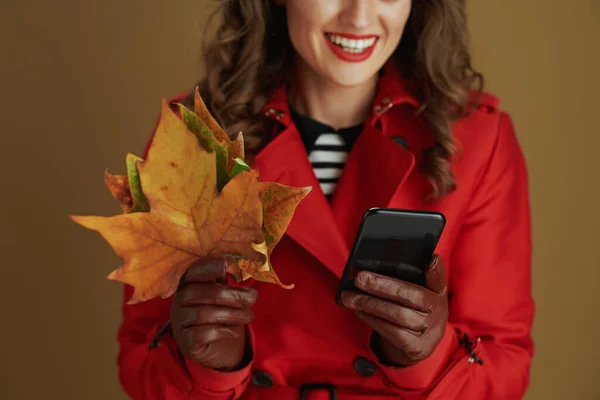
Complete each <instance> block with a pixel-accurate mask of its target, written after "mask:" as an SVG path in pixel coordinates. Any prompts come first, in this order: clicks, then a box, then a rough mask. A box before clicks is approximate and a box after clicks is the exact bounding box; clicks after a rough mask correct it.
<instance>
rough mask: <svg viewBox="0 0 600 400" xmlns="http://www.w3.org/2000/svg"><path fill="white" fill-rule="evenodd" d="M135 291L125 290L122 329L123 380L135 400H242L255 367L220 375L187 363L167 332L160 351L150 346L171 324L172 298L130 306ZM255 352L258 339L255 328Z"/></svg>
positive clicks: (120, 352) (160, 345)
mask: <svg viewBox="0 0 600 400" xmlns="http://www.w3.org/2000/svg"><path fill="white" fill-rule="evenodd" d="M132 293H133V290H132V288H131V287H130V286H125V298H124V299H125V302H124V304H123V322H122V324H121V327H120V329H119V333H118V341H119V356H118V366H119V381H120V383H121V386H122V387H123V389H124V390H125V391H126V392H127V394H128V395H129V397H130V398H131V399H134V400H163V399H172V400H191V399H198V400H225V399H227V400H231V399H238V398H240V397H241V395H242V394H243V392H244V390H245V389H246V387H247V385H248V382H249V380H250V370H251V366H252V362H250V363H249V364H248V365H246V366H245V367H244V368H242V369H240V370H238V371H233V372H218V371H215V370H213V369H210V368H206V367H203V366H201V365H199V364H197V363H194V362H193V361H190V360H187V359H185V358H184V357H183V356H182V355H181V353H180V352H179V351H178V348H177V344H176V343H175V340H174V339H173V337H172V336H171V335H170V333H166V334H165V335H163V336H161V338H160V341H159V342H158V346H157V347H154V348H151V349H149V345H150V343H152V341H153V340H154V338H155V337H156V335H157V333H158V332H159V331H160V329H161V328H162V327H163V326H164V324H165V322H166V321H168V320H169V310H170V306H171V302H170V299H154V300H149V301H146V302H143V303H138V304H134V305H128V304H126V300H127V299H128V298H130V297H131V295H132ZM249 333H250V334H249V337H250V343H249V345H250V346H251V348H252V349H253V348H254V334H253V332H252V330H251V329H249Z"/></svg>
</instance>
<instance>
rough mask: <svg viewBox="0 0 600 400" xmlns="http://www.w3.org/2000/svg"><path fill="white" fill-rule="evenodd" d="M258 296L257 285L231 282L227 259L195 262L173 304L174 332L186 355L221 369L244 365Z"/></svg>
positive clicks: (183, 279) (172, 319) (232, 368)
mask: <svg viewBox="0 0 600 400" xmlns="http://www.w3.org/2000/svg"><path fill="white" fill-rule="evenodd" d="M256 297H257V292H256V290H255V289H252V288H248V289H247V288H234V287H231V286H230V285H228V284H227V271H226V264H225V260H224V259H204V260H201V261H199V262H198V263H196V264H193V265H192V266H191V267H190V268H189V269H188V270H187V272H186V273H185V274H184V275H183V277H182V278H181V282H180V285H179V288H178V289H177V292H175V295H174V296H173V305H172V307H171V326H172V330H173V336H174V338H175V342H176V343H177V346H178V347H179V350H180V351H181V353H182V354H183V356H184V357H186V358H188V359H190V360H193V361H195V362H197V363H199V364H202V365H204V366H205V367H208V368H212V369H215V370H219V371H232V370H235V369H238V368H240V367H241V366H242V363H243V362H244V354H245V351H246V325H248V324H249V323H250V322H251V321H252V319H253V317H254V315H253V313H252V310H251V308H250V307H251V306H252V305H253V304H254V303H255V302H256Z"/></svg>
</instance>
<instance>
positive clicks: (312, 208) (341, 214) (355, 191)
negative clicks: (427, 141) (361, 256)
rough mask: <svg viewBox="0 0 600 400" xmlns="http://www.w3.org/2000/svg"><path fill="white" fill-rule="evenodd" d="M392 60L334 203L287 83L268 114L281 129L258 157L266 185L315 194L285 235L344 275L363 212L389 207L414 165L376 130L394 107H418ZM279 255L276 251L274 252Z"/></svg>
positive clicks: (412, 159)
mask: <svg viewBox="0 0 600 400" xmlns="http://www.w3.org/2000/svg"><path fill="white" fill-rule="evenodd" d="M398 71H399V70H398V68H396V66H395V64H394V63H393V62H388V63H387V64H386V65H385V67H384V69H383V74H382V76H381V77H380V80H379V83H378V84H379V90H378V93H377V95H376V96H375V99H374V100H373V104H372V113H371V116H370V118H369V121H368V122H367V124H365V129H364V131H363V133H362V134H361V135H360V136H359V138H358V139H357V141H356V143H355V145H354V147H353V148H352V151H351V153H350V155H349V157H348V161H347V162H346V166H345V168H344V172H343V174H342V176H341V178H340V181H339V183H338V186H337V189H336V192H335V194H334V196H333V198H332V200H331V203H330V202H328V201H327V198H326V197H325V195H324V194H323V192H322V191H321V189H320V186H319V182H318V180H317V178H316V177H315V175H314V172H313V170H312V166H311V164H310V162H309V159H308V154H307V152H306V150H305V147H304V145H303V142H302V139H301V137H300V134H299V133H298V131H297V129H296V128H295V127H294V124H293V121H292V119H291V117H290V110H289V106H288V100H287V87H286V86H285V85H283V86H281V87H279V88H278V89H276V90H275V91H274V92H273V93H272V95H271V97H270V99H269V102H268V103H267V105H266V106H265V107H264V109H263V113H264V115H266V116H267V117H269V118H270V119H272V120H275V121H277V122H279V123H280V124H281V125H282V126H283V129H282V130H281V132H279V133H277V134H276V135H275V136H274V137H273V138H272V139H271V141H270V142H269V143H268V144H267V145H266V146H265V147H264V148H263V149H262V150H261V151H260V152H259V153H258V154H257V155H256V157H255V158H254V160H253V162H252V167H253V168H256V169H258V171H259V173H260V178H261V180H262V181H266V182H278V183H281V184H284V185H290V186H296V187H304V186H312V188H313V190H312V191H311V193H309V195H307V196H306V197H305V198H304V200H303V201H302V202H301V203H300V204H299V206H298V207H297V209H296V211H295V213H294V217H293V218H292V221H291V222H290V224H289V226H288V228H287V231H286V234H287V235H288V236H289V237H290V238H292V239H293V240H295V241H296V242H297V243H298V244H299V245H300V246H302V247H303V248H304V249H306V250H307V251H308V252H310V253H311V254H312V255H313V256H314V257H316V258H317V259H318V260H319V261H320V262H321V263H322V264H324V265H325V266H326V267H327V268H328V269H329V270H330V271H331V272H333V273H334V274H335V275H336V276H338V277H340V276H341V274H342V272H343V269H344V267H345V264H346V260H347V258H348V256H349V254H350V248H351V247H352V242H353V240H354V236H355V234H356V230H357V228H358V225H359V224H360V220H361V218H362V215H363V213H364V212H365V211H366V210H367V209H368V208H370V207H386V206H388V205H389V202H390V200H391V199H392V198H393V197H394V195H395V194H396V193H397V192H398V191H399V190H400V187H401V186H402V183H403V182H404V181H405V180H406V178H407V176H408V175H409V174H410V172H411V171H412V169H413V167H414V164H415V157H414V155H413V154H412V153H411V152H410V151H408V150H407V149H405V148H404V147H402V146H401V145H400V144H397V143H395V142H394V141H393V140H392V138H390V137H389V136H388V135H386V134H385V133H384V132H382V131H381V130H379V129H378V128H377V127H376V125H377V124H376V121H377V120H378V119H379V118H380V117H381V116H382V115H384V114H385V113H386V112H387V111H388V110H390V109H391V108H392V107H394V106H396V105H401V104H407V103H408V104H410V105H412V106H414V107H418V105H419V102H418V101H417V99H416V97H415V96H414V95H413V93H414V92H413V91H412V90H411V89H410V85H409V84H408V83H407V82H405V81H403V80H402V79H401V78H400V74H399V72H398ZM275 251H276V250H275Z"/></svg>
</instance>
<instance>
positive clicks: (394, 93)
mask: <svg viewBox="0 0 600 400" xmlns="http://www.w3.org/2000/svg"><path fill="white" fill-rule="evenodd" d="M381 72H382V74H381V77H380V78H379V81H378V83H377V85H378V89H377V94H376V95H375V98H374V99H373V102H372V104H371V118H370V121H369V122H371V123H373V124H374V123H375V122H376V121H377V119H378V118H379V116H381V115H383V114H384V113H385V112H386V111H388V110H389V109H391V108H392V107H393V106H396V105H401V104H410V105H412V106H413V107H415V108H418V107H420V105H421V102H420V101H419V100H418V98H417V96H416V89H415V86H414V84H413V83H412V81H410V80H408V79H406V78H403V77H402V76H401V74H400V69H399V68H398V64H397V62H396V61H395V60H393V59H390V60H389V61H388V62H387V63H386V64H385V65H384V66H383V68H382V71H381ZM287 94H288V86H287V84H284V85H281V86H279V87H278V88H276V89H275V90H274V91H273V92H272V93H271V96H270V97H269V101H268V102H267V104H266V105H265V106H264V107H263V109H262V113H263V114H264V115H265V116H267V117H269V118H272V119H275V120H277V121H278V122H279V123H281V124H282V125H283V126H285V127H286V128H287V127H289V126H290V125H291V124H292V123H293V121H292V119H291V117H290V109H289V103H288V98H287Z"/></svg>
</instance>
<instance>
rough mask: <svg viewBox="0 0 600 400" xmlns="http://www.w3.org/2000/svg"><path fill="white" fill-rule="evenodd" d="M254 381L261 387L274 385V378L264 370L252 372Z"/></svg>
mask: <svg viewBox="0 0 600 400" xmlns="http://www.w3.org/2000/svg"><path fill="white" fill-rule="evenodd" d="M252 383H254V384H255V385H256V386H258V387H261V388H270V387H271V386H273V378H271V375H269V374H267V373H266V372H264V371H256V372H253V373H252Z"/></svg>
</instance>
